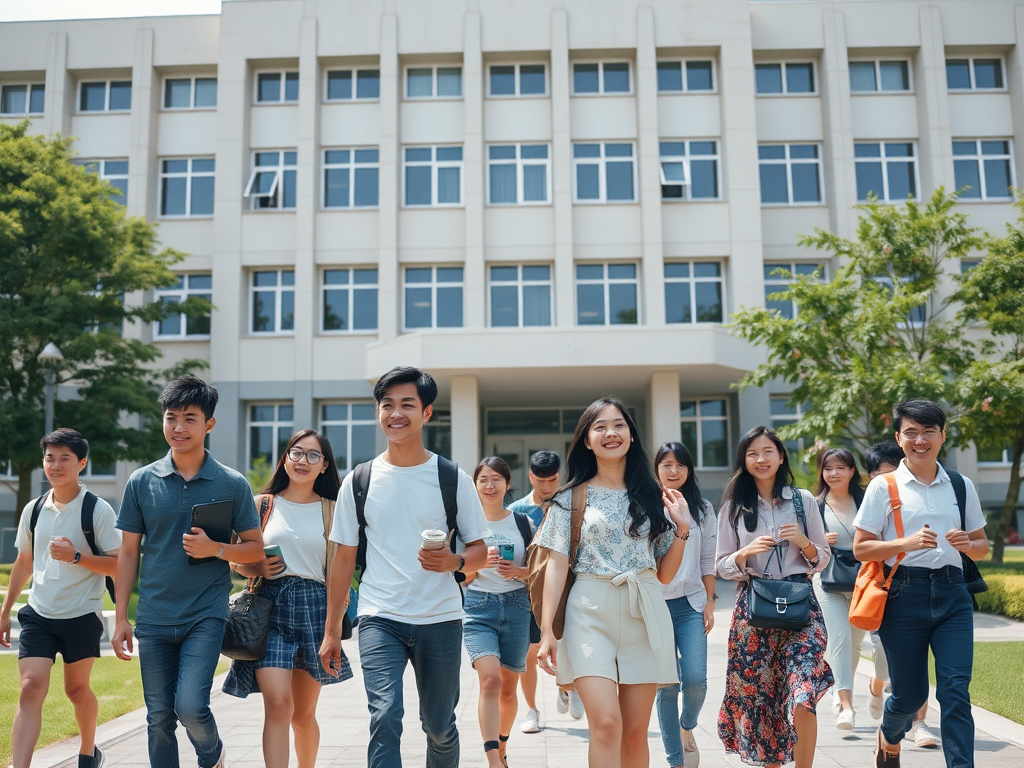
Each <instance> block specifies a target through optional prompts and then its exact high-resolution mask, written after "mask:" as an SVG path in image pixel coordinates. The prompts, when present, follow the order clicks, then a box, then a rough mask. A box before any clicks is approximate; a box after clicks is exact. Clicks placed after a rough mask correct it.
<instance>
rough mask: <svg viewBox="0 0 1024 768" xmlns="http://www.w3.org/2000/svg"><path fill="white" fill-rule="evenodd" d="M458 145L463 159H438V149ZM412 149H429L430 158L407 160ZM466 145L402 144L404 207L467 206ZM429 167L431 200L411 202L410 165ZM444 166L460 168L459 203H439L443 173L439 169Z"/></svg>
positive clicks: (456, 145)
mask: <svg viewBox="0 0 1024 768" xmlns="http://www.w3.org/2000/svg"><path fill="white" fill-rule="evenodd" d="M454 147H458V148H459V149H460V150H461V151H462V159H461V160H438V159H437V150H439V149H448V148H454ZM410 149H429V150H430V160H406V151H407V150H410ZM465 158H466V152H465V147H464V146H463V145H462V144H427V145H423V144H405V145H403V146H402V207H403V208H419V209H423V208H464V207H465V206H466V194H465V192H466V190H465V181H466V174H465V168H464V166H465ZM410 166H411V167H419V168H423V167H429V168H430V202H429V203H409V202H407V201H408V197H407V190H406V173H405V169H406V168H408V167H410ZM442 168H458V170H459V201H458V202H457V203H439V202H438V201H437V199H438V185H439V184H440V183H441V175H440V174H439V173H438V171H439V170H440V169H442Z"/></svg>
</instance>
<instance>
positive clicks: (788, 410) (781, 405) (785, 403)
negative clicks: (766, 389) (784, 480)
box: [769, 395, 813, 464]
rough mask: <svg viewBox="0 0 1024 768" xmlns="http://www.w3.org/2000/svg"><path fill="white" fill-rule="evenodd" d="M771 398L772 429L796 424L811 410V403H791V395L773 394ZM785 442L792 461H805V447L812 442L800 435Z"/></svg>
mask: <svg viewBox="0 0 1024 768" xmlns="http://www.w3.org/2000/svg"><path fill="white" fill-rule="evenodd" d="M769 400H770V408H771V422H772V429H774V430H775V431H776V432H777V431H778V430H779V429H781V428H782V427H785V426H788V425H789V424H796V423H797V422H798V421H800V419H802V418H803V417H804V415H805V414H806V413H807V411H808V410H809V405H810V404H809V403H796V404H795V405H790V404H789V395H771V396H770V398H769ZM812 442H813V441H812ZM783 444H784V445H785V446H786V452H787V453H788V454H789V461H790V463H792V464H800V463H803V452H804V449H805V448H807V447H809V445H810V443H805V442H804V438H802V437H800V438H797V439H796V440H785V441H783Z"/></svg>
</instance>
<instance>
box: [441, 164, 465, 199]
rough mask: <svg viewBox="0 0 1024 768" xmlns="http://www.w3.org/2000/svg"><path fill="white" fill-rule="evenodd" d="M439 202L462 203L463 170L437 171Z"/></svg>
mask: <svg viewBox="0 0 1024 768" xmlns="http://www.w3.org/2000/svg"><path fill="white" fill-rule="evenodd" d="M437 202H438V203H459V202H462V169H460V168H438V169H437Z"/></svg>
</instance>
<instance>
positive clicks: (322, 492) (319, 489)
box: [262, 429, 341, 501]
mask: <svg viewBox="0 0 1024 768" xmlns="http://www.w3.org/2000/svg"><path fill="white" fill-rule="evenodd" d="M307 437H315V438H316V439H317V442H319V443H320V453H322V454H323V455H324V457H323V458H322V459H320V461H324V462H327V469H325V470H324V471H323V472H321V473H320V474H319V475H317V478H316V481H315V482H314V483H313V492H314V493H316V494H317V495H318V496H323V497H324V498H325V499H330V500H331V501H337V500H338V491H340V490H341V478H339V477H338V465H337V463H335V461H334V451H332V450H331V441H330V440H328V439H327V438H326V437H324V436H323V435H321V434H320V433H319V432H317V431H316V430H315V429H302V430H299V431H298V432H296V433H295V434H294V435H292V437H291V440H289V441H288V446H287V447H286V448H285V449H284V450H283V451H281V457H280V458H279V459H278V460H277V469H275V470H274V474H273V476H272V477H271V478H270V482H269V483H267V484H266V486H264V488H263V491H262V493H272V494H274V495H275V496H276V495H277V494H279V493H280V492H281V491H283V490H284V489H285V488H287V487H288V483H290V482H291V480H290V479H289V477H288V472H287V470H285V468H284V460H285V457H287V456H288V451H290V450H291V449H292V448H293V447H295V444H296V443H297V442H299V441H300V440H305V439H306V438H307ZM313 466H318V465H313Z"/></svg>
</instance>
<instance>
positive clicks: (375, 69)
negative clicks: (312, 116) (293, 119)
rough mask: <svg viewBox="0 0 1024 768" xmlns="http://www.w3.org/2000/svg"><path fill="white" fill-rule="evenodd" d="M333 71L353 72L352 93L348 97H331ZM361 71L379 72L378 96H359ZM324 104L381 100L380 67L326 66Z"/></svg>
mask: <svg viewBox="0 0 1024 768" xmlns="http://www.w3.org/2000/svg"><path fill="white" fill-rule="evenodd" d="M332 72H351V73H352V95H351V96H349V97H348V98H347V99H344V98H340V99H339V98H336V99H332V98H331V97H330V95H329V94H330V75H331V73H332ZM360 72H376V73H377V95H376V96H359V95H358V93H359V73H360ZM323 101H324V104H349V103H351V102H355V101H362V102H367V103H370V104H372V103H373V102H375V101H380V67H379V66H377V67H326V68H324V94H323Z"/></svg>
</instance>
